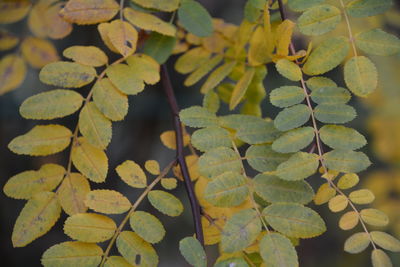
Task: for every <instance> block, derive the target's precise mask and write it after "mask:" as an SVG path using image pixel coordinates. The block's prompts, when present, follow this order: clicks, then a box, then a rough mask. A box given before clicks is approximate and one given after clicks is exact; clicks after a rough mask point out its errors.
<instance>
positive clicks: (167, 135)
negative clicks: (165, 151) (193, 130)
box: [160, 131, 190, 150]
mask: <svg viewBox="0 0 400 267" xmlns="http://www.w3.org/2000/svg"><path fill="white" fill-rule="evenodd" d="M160 139H161V142H162V143H163V145H164V146H166V147H168V148H170V149H174V150H175V149H176V134H175V131H165V132H163V133H162V134H161V135H160ZM189 142H190V136H189V135H188V134H187V133H186V132H185V133H184V135H183V143H184V146H187V145H188V144H189Z"/></svg>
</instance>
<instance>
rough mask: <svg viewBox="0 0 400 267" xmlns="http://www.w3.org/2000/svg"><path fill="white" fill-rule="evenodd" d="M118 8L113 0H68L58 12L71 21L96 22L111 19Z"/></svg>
mask: <svg viewBox="0 0 400 267" xmlns="http://www.w3.org/2000/svg"><path fill="white" fill-rule="evenodd" d="M118 10H119V5H118V3H117V2H116V1H115V0H90V1H88V0H70V1H68V2H67V4H66V5H65V7H64V8H63V9H62V10H61V12H60V14H61V16H62V17H63V18H64V19H65V20H67V21H69V22H72V23H76V24H97V23H99V22H104V21H108V20H110V19H112V18H113V17H114V16H115V15H116V14H117V12H118Z"/></svg>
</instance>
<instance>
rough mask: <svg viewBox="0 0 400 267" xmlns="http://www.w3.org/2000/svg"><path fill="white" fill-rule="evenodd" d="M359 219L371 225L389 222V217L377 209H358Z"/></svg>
mask: <svg viewBox="0 0 400 267" xmlns="http://www.w3.org/2000/svg"><path fill="white" fill-rule="evenodd" d="M360 216H361V219H362V220H363V221H364V222H365V223H367V224H369V225H372V226H386V225H388V224H389V217H388V216H387V215H386V214H385V213H384V212H383V211H380V210H377V209H363V210H361V211H360Z"/></svg>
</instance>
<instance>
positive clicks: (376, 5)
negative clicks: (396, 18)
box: [346, 0, 392, 18]
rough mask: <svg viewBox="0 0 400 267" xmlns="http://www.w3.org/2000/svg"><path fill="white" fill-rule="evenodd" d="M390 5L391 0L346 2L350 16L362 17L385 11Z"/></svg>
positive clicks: (355, 0) (354, 0)
mask: <svg viewBox="0 0 400 267" xmlns="http://www.w3.org/2000/svg"><path fill="white" fill-rule="evenodd" d="M391 6H392V0H353V1H350V2H348V3H347V5H346V11H347V12H348V13H349V15H350V16H352V17H355V18H363V17H369V16H374V15H377V14H380V13H383V12H385V11H386V10H388V9H389V8H390V7H391Z"/></svg>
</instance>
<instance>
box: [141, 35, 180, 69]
mask: <svg viewBox="0 0 400 267" xmlns="http://www.w3.org/2000/svg"><path fill="white" fill-rule="evenodd" d="M175 43H176V38H175V37H171V36H167V35H162V34H159V33H157V32H152V33H151V34H150V37H149V38H148V39H147V41H146V43H145V44H144V48H143V53H144V54H146V55H149V56H151V57H152V58H154V59H155V60H156V61H157V62H158V63H159V64H163V63H165V61H167V59H168V58H169V56H170V55H171V54H172V51H173V49H174V47H175Z"/></svg>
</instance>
